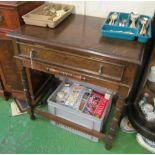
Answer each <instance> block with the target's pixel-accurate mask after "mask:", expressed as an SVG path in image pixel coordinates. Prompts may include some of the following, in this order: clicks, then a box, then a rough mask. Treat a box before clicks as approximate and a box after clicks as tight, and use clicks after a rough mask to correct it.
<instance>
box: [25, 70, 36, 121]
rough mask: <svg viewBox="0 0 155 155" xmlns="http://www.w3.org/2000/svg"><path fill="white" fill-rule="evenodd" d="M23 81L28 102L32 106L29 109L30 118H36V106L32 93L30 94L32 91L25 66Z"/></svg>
mask: <svg viewBox="0 0 155 155" xmlns="http://www.w3.org/2000/svg"><path fill="white" fill-rule="evenodd" d="M22 83H23V88H24V93H25V96H26V102H27V103H28V104H29V106H30V110H29V114H30V118H31V119H32V120H35V115H34V106H33V105H32V99H31V95H30V92H29V87H28V81H27V76H26V68H25V67H23V68H22Z"/></svg>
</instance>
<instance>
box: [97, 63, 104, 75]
mask: <svg viewBox="0 0 155 155" xmlns="http://www.w3.org/2000/svg"><path fill="white" fill-rule="evenodd" d="M103 67H104V66H103V65H102V64H100V67H99V70H98V74H99V75H101V74H103Z"/></svg>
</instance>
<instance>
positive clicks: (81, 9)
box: [55, 0, 155, 17]
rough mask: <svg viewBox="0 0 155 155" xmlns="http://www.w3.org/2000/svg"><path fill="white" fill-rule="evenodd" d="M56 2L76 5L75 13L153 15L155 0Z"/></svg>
mask: <svg viewBox="0 0 155 155" xmlns="http://www.w3.org/2000/svg"><path fill="white" fill-rule="evenodd" d="M55 2H56V3H64V4H73V5H75V13H77V14H84V15H90V16H97V17H106V16H107V15H108V13H109V12H110V11H118V12H132V11H133V12H138V13H139V14H144V15H148V16H153V14H154V11H155V1H132V2H131V1H118V0H117V2H116V0H115V1H55Z"/></svg>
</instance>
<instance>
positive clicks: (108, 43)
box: [8, 15, 144, 64]
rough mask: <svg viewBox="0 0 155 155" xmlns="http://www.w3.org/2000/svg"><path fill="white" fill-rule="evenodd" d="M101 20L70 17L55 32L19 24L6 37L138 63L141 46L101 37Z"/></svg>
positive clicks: (141, 53)
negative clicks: (18, 26)
mask: <svg viewBox="0 0 155 155" xmlns="http://www.w3.org/2000/svg"><path fill="white" fill-rule="evenodd" d="M103 21H104V19H103V18H97V17H90V16H83V15H71V16H69V17H68V18H67V19H66V20H64V21H63V22H62V23H61V24H60V25H58V27H56V28H55V29H50V28H44V27H37V26H31V25H23V26H22V27H20V28H19V29H17V30H16V31H14V32H11V33H9V34H8V36H9V37H12V38H15V39H23V40H25V41H31V42H35V43H38V44H43V45H46V46H48V45H49V46H52V48H59V49H63V50H65V49H67V50H71V51H75V52H78V51H80V52H83V53H86V54H95V55H98V56H105V57H108V58H114V59H116V60H120V61H125V62H129V63H134V64H141V63H142V58H143V52H144V51H143V47H144V46H143V44H140V43H138V42H137V41H127V40H119V39H112V38H105V37H102V36H101V34H100V31H99V29H100V26H101V24H102V23H103Z"/></svg>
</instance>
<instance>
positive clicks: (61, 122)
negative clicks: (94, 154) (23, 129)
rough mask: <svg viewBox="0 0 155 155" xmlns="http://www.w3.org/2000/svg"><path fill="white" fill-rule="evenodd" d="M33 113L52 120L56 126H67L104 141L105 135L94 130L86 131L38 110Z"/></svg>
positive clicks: (84, 128) (79, 126)
mask: <svg viewBox="0 0 155 155" xmlns="http://www.w3.org/2000/svg"><path fill="white" fill-rule="evenodd" d="M34 113H35V114H38V115H40V116H42V117H44V118H46V119H48V120H52V121H54V122H56V123H57V124H62V125H64V126H67V127H69V128H72V129H75V130H78V131H81V132H84V133H85V134H88V135H91V136H94V137H96V138H98V139H100V140H105V134H103V133H101V132H97V131H95V130H91V129H88V128H86V127H83V126H81V125H78V124H76V123H73V122H70V121H68V120H66V119H63V118H61V117H58V116H55V115H52V114H49V113H48V112H44V111H41V110H38V109H34Z"/></svg>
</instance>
